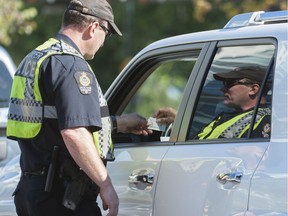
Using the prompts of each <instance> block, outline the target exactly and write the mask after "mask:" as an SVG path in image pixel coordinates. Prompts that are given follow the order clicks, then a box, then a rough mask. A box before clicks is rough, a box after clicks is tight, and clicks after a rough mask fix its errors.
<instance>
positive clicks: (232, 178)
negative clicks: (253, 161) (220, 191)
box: [216, 171, 243, 184]
mask: <svg viewBox="0 0 288 216" xmlns="http://www.w3.org/2000/svg"><path fill="white" fill-rule="evenodd" d="M242 176H243V173H242V172H237V171H235V172H231V173H220V174H218V175H217V177H216V179H217V181H218V182H220V183H222V184H226V183H227V182H232V183H234V184H239V183H240V182H241V178H242Z"/></svg>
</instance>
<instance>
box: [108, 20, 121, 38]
mask: <svg viewBox="0 0 288 216" xmlns="http://www.w3.org/2000/svg"><path fill="white" fill-rule="evenodd" d="M109 24H110V25H111V27H112V28H113V30H112V32H113V33H116V34H118V35H120V36H122V33H121V31H120V30H119V29H118V27H117V26H116V24H115V23H114V22H109Z"/></svg>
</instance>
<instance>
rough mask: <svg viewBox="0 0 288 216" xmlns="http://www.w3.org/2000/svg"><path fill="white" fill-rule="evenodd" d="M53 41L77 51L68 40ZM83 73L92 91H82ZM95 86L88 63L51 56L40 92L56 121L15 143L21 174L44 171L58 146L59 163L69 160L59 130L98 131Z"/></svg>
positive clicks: (49, 122) (64, 37) (61, 56)
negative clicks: (52, 111) (17, 143)
mask: <svg viewBox="0 0 288 216" xmlns="http://www.w3.org/2000/svg"><path fill="white" fill-rule="evenodd" d="M56 38H57V39H61V40H63V41H65V42H66V43H68V44H70V45H71V46H73V47H74V48H75V49H77V50H78V51H79V49H78V47H77V46H76V45H75V44H74V42H73V41H72V40H71V39H70V38H68V37H67V36H65V35H62V34H57V35H56ZM79 52H80V51H79ZM83 72H84V74H85V76H86V81H88V82H90V84H89V85H90V86H91V88H89V89H90V90H91V91H83V88H82V87H83V86H81V83H80V82H79V79H80V77H81V76H82V75H81V74H83ZM97 85H98V84H97V82H96V78H95V75H94V74H93V72H92V71H91V70H90V69H89V66H88V64H87V62H86V61H85V60H84V59H82V58H80V57H78V56H74V55H52V56H51V57H49V58H48V59H46V60H45V61H44V63H43V65H42V69H41V70H40V74H39V88H40V92H41V95H42V99H43V102H44V104H46V105H51V106H55V107H56V111H57V115H58V119H44V123H43V126H42V129H41V131H40V133H39V134H38V135H37V137H35V138H33V139H31V140H19V141H18V142H19V145H20V148H21V153H22V154H21V159H20V165H21V169H22V171H27V172H29V171H37V170H39V169H42V167H43V166H46V167H47V166H48V165H49V163H50V158H51V154H52V149H53V146H54V145H58V146H60V156H59V158H60V161H61V159H65V158H68V157H71V156H70V155H69V153H68V150H67V149H66V146H65V144H64V142H63V139H62V136H61V134H60V131H61V130H63V129H68V128H74V127H87V128H88V129H89V130H90V131H91V132H92V131H96V130H99V129H101V114H100V103H99V98H98V91H97ZM88 87H89V86H88Z"/></svg>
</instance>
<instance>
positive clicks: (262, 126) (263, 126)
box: [251, 115, 271, 139]
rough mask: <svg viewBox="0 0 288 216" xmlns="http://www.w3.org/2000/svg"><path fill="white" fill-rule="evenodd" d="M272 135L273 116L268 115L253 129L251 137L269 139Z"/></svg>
mask: <svg viewBox="0 0 288 216" xmlns="http://www.w3.org/2000/svg"><path fill="white" fill-rule="evenodd" d="M270 136H271V116H270V115H266V116H264V117H263V118H262V120H261V122H260V123H259V124H258V126H257V128H255V129H254V130H253V133H252V135H251V137H253V138H267V139H269V138H270Z"/></svg>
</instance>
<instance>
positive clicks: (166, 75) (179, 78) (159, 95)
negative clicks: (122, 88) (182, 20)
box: [113, 50, 201, 143]
mask: <svg viewBox="0 0 288 216" xmlns="http://www.w3.org/2000/svg"><path fill="white" fill-rule="evenodd" d="M200 51H201V50H197V51H194V52H189V53H185V54H181V55H179V54H177V55H174V56H173V54H172V55H169V57H167V56H165V57H163V56H158V57H157V58H155V59H152V60H150V61H151V62H157V63H156V64H151V65H152V66H151V67H149V68H147V70H146V71H145V72H144V73H143V74H145V73H146V74H149V76H147V78H146V79H145V80H144V81H143V82H142V84H141V86H140V87H139V88H138V89H137V90H136V91H135V92H134V94H133V96H132V97H131V99H130V100H129V102H128V103H127V105H126V107H125V109H124V111H123V113H122V114H125V113H138V114H140V115H142V116H143V117H145V118H147V119H149V118H150V117H153V115H154V113H155V112H156V111H157V110H158V109H159V108H164V107H172V108H174V109H176V110H177V109H178V106H179V105H180V103H181V100H182V97H183V93H184V89H185V87H186V84H187V82H188V79H189V76H190V74H191V72H192V70H193V68H194V66H195V64H196V61H197V59H198V56H199V53H200ZM143 76H144V77H145V75H143ZM167 128H168V125H166V126H164V127H161V129H163V130H160V131H159V130H155V131H153V134H152V135H149V136H147V137H143V136H136V135H133V134H114V135H113V142H114V143H121V142H150V141H160V137H162V136H164V135H165V131H166V130H167Z"/></svg>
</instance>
